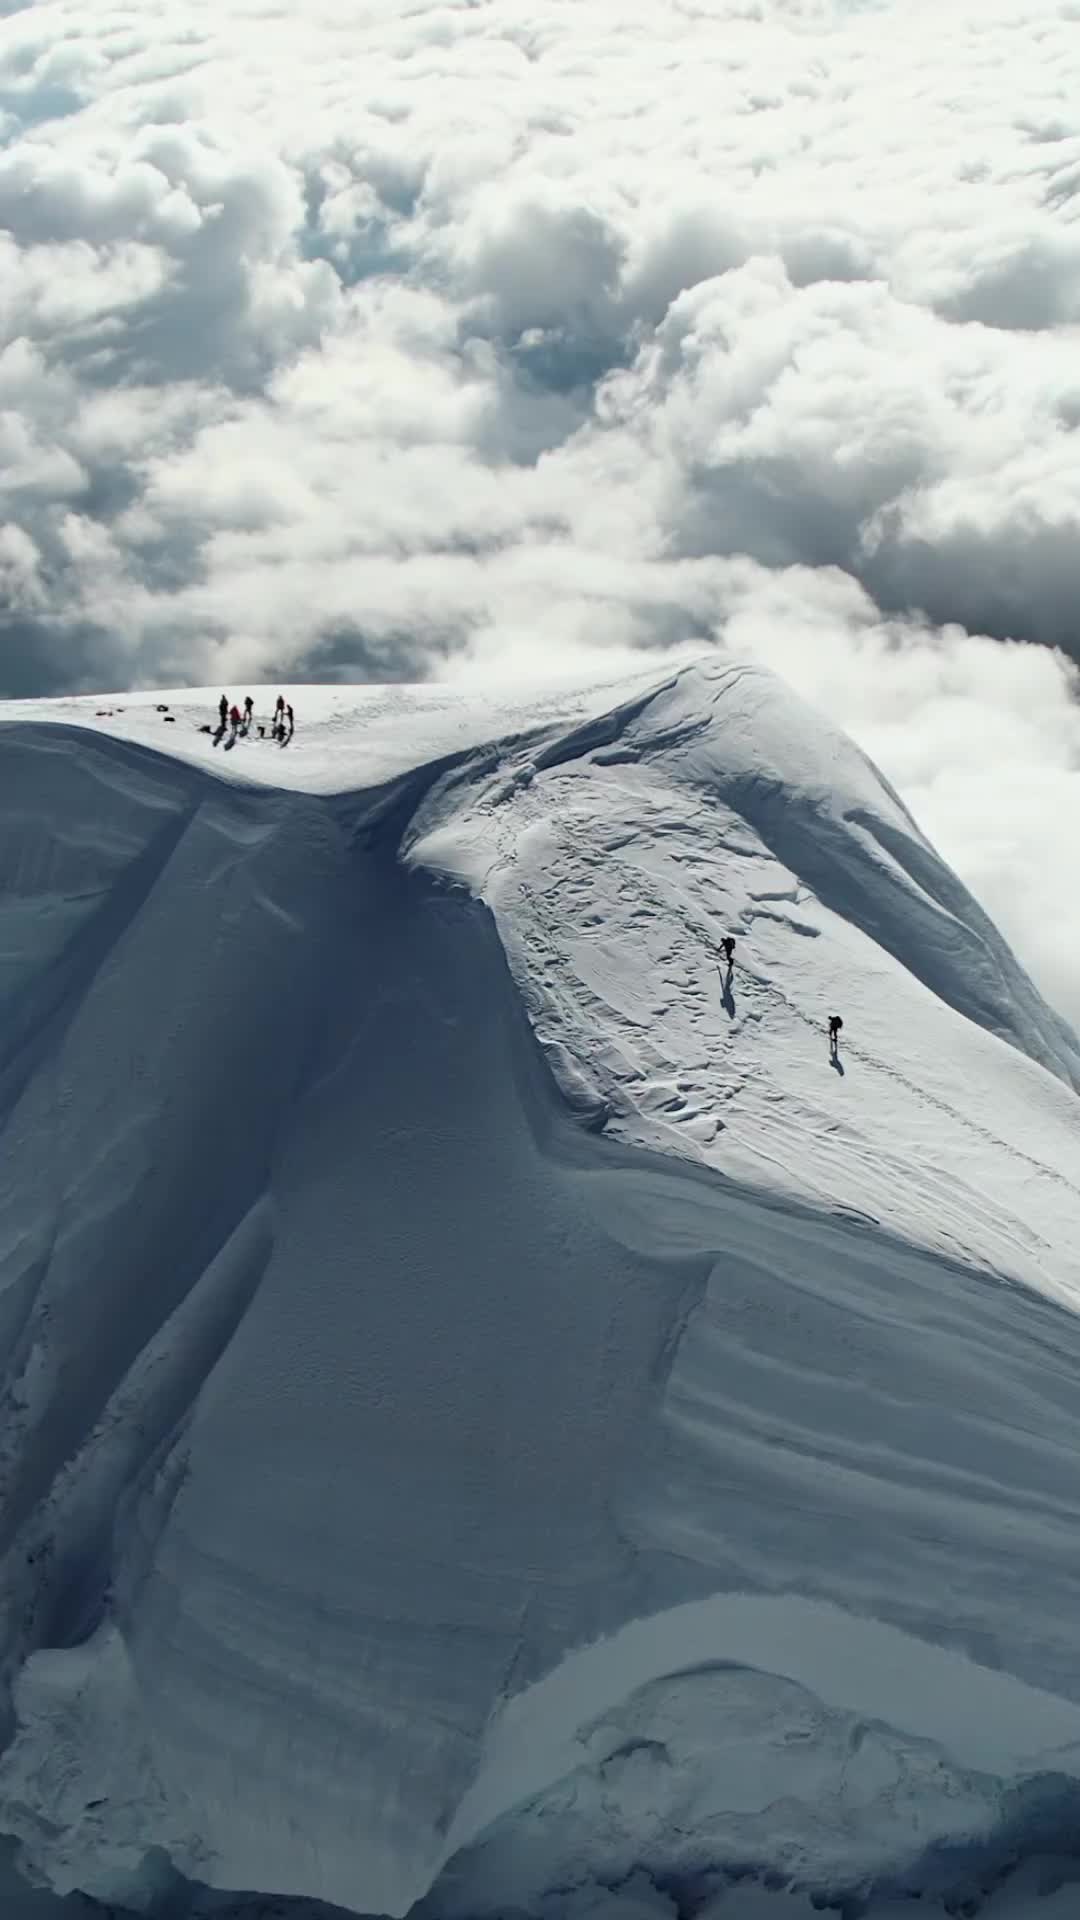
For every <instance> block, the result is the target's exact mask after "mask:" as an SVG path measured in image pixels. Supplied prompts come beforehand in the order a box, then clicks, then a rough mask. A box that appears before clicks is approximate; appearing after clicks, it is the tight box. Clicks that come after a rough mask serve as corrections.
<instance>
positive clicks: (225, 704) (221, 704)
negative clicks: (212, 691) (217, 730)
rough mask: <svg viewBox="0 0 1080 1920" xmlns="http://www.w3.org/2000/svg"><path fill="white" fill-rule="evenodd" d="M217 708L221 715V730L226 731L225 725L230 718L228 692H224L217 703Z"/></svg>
mask: <svg viewBox="0 0 1080 1920" xmlns="http://www.w3.org/2000/svg"><path fill="white" fill-rule="evenodd" d="M217 710H218V713H219V715H220V717H221V730H222V732H223V733H224V731H225V725H226V722H227V720H228V718H229V696H228V694H227V693H223V694H222V696H221V699H220V700H219V701H218V703H217Z"/></svg>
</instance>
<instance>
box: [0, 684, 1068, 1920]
mask: <svg viewBox="0 0 1080 1920" xmlns="http://www.w3.org/2000/svg"><path fill="white" fill-rule="evenodd" d="M161 698H162V699H168V700H169V705H170V708H171V710H172V712H173V713H174V714H175V715H176V721H175V724H170V723H166V722H165V720H164V717H163V716H162V715H161V714H159V713H157V712H156V705H157V699H158V697H157V696H155V697H153V699H151V698H149V697H148V698H145V699H135V700H130V699H128V700H125V701H124V702H123V703H121V704H122V706H123V712H122V713H121V712H118V711H116V710H115V708H114V709H113V710H112V711H111V712H107V713H105V714H103V715H102V716H100V718H99V717H98V715H97V713H96V708H97V707H100V706H102V705H103V704H105V703H101V702H90V703H76V702H71V703H65V705H64V706H63V707H60V706H59V705H57V706H53V707H48V708H40V709H37V710H34V709H27V708H26V707H24V706H20V707H19V708H18V709H13V708H11V707H9V708H6V709H2V710H0V720H2V721H4V722H6V723H7V724H6V725H5V727H4V728H3V730H2V731H0V882H2V884H3V888H4V892H3V896H2V899H0V1002H2V1006H3V1012H4V1023H3V1051H2V1054H0V1076H2V1077H0V1120H2V1123H3V1143H4V1152H3V1156H2V1159H0V1260H2V1267H0V1286H2V1291H0V1334H2V1340H0V1353H2V1355H3V1376H2V1392H3V1404H2V1413H0V1475H2V1479H0V1494H2V1508H0V1548H2V1549H3V1551H4V1555H5V1558H4V1560H3V1563H2V1571H0V1594H2V1598H3V1610H4V1633H3V1646H4V1666H3V1675H4V1688H5V1692H4V1701H5V1703H8V1704H6V1706H5V1712H6V1725H5V1732H6V1734H7V1735H9V1736H10V1738H9V1741H8V1745H7V1747H6V1751H5V1752H4V1753H3V1755H2V1757H0V1830H4V1831H8V1832H10V1833H13V1834H15V1835H17V1836H18V1838H19V1839H20V1841H21V1843H22V1847H23V1854H24V1859H25V1861H26V1862H27V1863H28V1864H29V1865H30V1866H31V1867H33V1868H34V1869H35V1870H36V1871H37V1872H39V1873H40V1874H43V1875H45V1876H47V1877H48V1878H49V1880H50V1881H51V1882H52V1884H53V1885H55V1886H56V1887H58V1888H59V1889H61V1890H64V1889H66V1888H68V1887H76V1886H78V1887H82V1888H85V1889H88V1890H89V1891H92V1892H95V1893H97V1894H98V1895H99V1896H102V1897H105V1898H109V1899H119V1900H125V1901H129V1902H135V1901H138V1902H142V1903H145V1902H146V1901H148V1900H149V1899H150V1898H151V1897H152V1895H153V1892H154V1889H155V1888H158V1889H161V1888H165V1887H167V1886H168V1885H169V1883H170V1875H171V1874H172V1872H173V1871H174V1870H175V1871H178V1872H180V1873H182V1874H184V1875H187V1876H189V1877H190V1878H192V1879H193V1880H197V1881H200V1882H204V1883H207V1884H209V1885H211V1886H216V1887H221V1888H256V1887H261V1888H267V1889H272V1890H276V1891H278V1892H291V1893H296V1894H311V1895H315V1896H317V1897H320V1898H325V1899H331V1900H335V1901H338V1902H341V1903H343V1904H347V1905H351V1906H353V1907H356V1908H359V1909H361V1910H364V1911H369V1912H387V1913H395V1914H396V1913H403V1912H405V1911H406V1909H407V1908H408V1907H409V1906H410V1905H411V1904H412V1903H413V1902H414V1901H416V1900H418V1899H423V1900H424V1905H425V1911H426V1912H430V1913H431V1914H432V1916H447V1917H449V1916H451V1915H461V1916H462V1920H464V1916H465V1915H466V1914H469V1915H480V1914H485V1913H492V1914H494V1913H500V1912H505V1911H506V1910H507V1909H508V1908H509V1907H517V1908H519V1909H521V1910H524V1911H539V1909H540V1908H541V1907H542V1906H543V1907H545V1909H546V1908H547V1907H548V1906H550V1904H551V1901H552V1899H553V1898H555V1895H554V1894H553V1889H560V1888H561V1889H562V1890H563V1891H562V1893H561V1895H559V1896H558V1898H557V1899H556V1904H558V1903H559V1900H561V1901H562V1903H563V1904H564V1905H565V1904H566V1903H567V1902H569V1903H570V1907H573V1903H574V1901H575V1900H580V1899H584V1898H586V1897H587V1896H586V1892H585V1890H587V1889H589V1888H593V1889H595V1888H596V1887H599V1886H609V1887H610V1886H615V1885H619V1884H623V1883H626V1882H627V1881H628V1879H629V1878H631V1877H632V1876H634V1875H638V1876H639V1877H640V1876H642V1875H644V1876H645V1878H644V1880H642V1881H641V1884H642V1885H643V1886H644V1887H645V1888H646V1891H647V1894H648V1898H647V1901H646V1904H650V1903H651V1907H652V1910H653V1911H656V1912H660V1911H663V1910H665V1903H667V1910H668V1911H670V1910H671V1909H670V1901H671V1900H672V1899H676V1900H680V1901H681V1900H684V1899H690V1901H691V1904H693V1902H694V1900H697V1899H700V1898H701V1897H704V1893H707V1892H708V1890H709V1889H712V1890H713V1891H715V1890H716V1889H717V1888H718V1887H720V1886H721V1885H722V1884H723V1883H724V1881H725V1876H730V1875H731V1874H733V1873H742V1874H751V1875H754V1876H767V1875H770V1874H771V1875H774V1876H775V1875H779V1876H780V1877H781V1878H784V1879H787V1880H790V1882H791V1883H792V1884H793V1885H794V1886H795V1887H797V1888H802V1889H805V1890H806V1891H807V1893H814V1894H815V1895H817V1896H823V1895H826V1894H827V1895H830V1896H831V1895H834V1894H845V1893H846V1894H850V1893H851V1892H852V1890H854V1889H864V1890H865V1889H867V1888H870V1889H872V1890H876V1894H877V1895H878V1896H879V1897H880V1898H881V1899H882V1900H885V1899H891V1898H892V1896H893V1895H896V1894H897V1893H898V1892H900V1891H902V1890H904V1889H912V1888H917V1889H919V1890H925V1892H926V1893H927V1894H933V1893H934V1892H935V1890H936V1891H940V1892H946V1891H952V1892H955V1890H956V1888H957V1887H958V1886H960V1887H961V1888H962V1887H964V1886H965V1885H966V1884H967V1882H966V1878H965V1876H969V1875H970V1874H972V1873H975V1874H977V1875H978V1874H981V1875H982V1876H983V1877H984V1879H985V1878H987V1877H989V1878H990V1879H993V1877H994V1876H995V1875H997V1874H1000V1873H1001V1872H1003V1871H1004V1870H1005V1868H1006V1867H1007V1866H1008V1864H1009V1863H1010V1862H1012V1861H1015V1859H1016V1858H1017V1857H1018V1856H1022V1855H1024V1854H1025V1853H1031V1852H1033V1851H1036V1850H1043V1851H1052V1850H1054V1849H1058V1850H1064V1848H1065V1846H1066V1841H1065V1838H1064V1837H1063V1836H1065V1835H1066V1834H1067V1831H1068V1830H1069V1829H1071V1828H1074V1827H1075V1816H1076V1810H1077V1804H1078V1787H1077V1782H1078V1780H1080V1670H1078V1668H1077V1663H1076V1659H1075V1647H1076V1620H1077V1617H1078V1602H1080V1529H1078V1524H1077V1523H1078V1519H1080V1513H1078V1508H1080V1465H1078V1460H1077V1445H1076V1439H1077V1415H1078V1413H1080V1367H1078V1362H1080V1320H1078V1319H1077V1317H1076V1313H1075V1308H1076V1303H1077V1299H1078V1290H1080V1253H1078V1251H1077V1244H1076V1221H1077V1218H1078V1203H1080V1148H1078V1145H1077V1120H1078V1117H1080V1103H1078V1100H1077V1095H1076V1091H1075V1089H1076V1087H1077V1085H1078V1084H1080V1053H1078V1049H1077V1043H1076V1039H1075V1036H1073V1035H1072V1034H1071V1033H1070V1032H1069V1031H1068V1029H1066V1028H1065V1027H1064V1026H1063V1024H1062V1023H1061V1022H1060V1021H1059V1020H1058V1019H1057V1018H1056V1017H1055V1016H1054V1015H1053V1014H1052V1012H1051V1011H1050V1010H1049V1009H1048V1008H1047V1007H1046V1006H1045V1005H1044V1004H1043V1003H1042V1002H1041V1001H1040V1000H1039V997H1038V995H1037V994H1036V993H1035V991H1034V989H1033V988H1032V987H1031V985H1030V983H1029V982H1028V981H1027V979H1026V977H1025V976H1024V974H1023V972H1022V970H1021V969H1020V968H1019V967H1018V965H1017V963H1016V961H1015V960H1014V958H1013V957H1012V955H1011V954H1010V953H1009V952H1008V950H1007V949H1006V947H1005V946H1004V944H1003V943H1002V942H1001V940H1000V938H999V937H998V936H997V934H996V933H995V931H994V929H993V928H992V927H991V926H990V925H989V924H988V923H987V922H986V921H985V918H984V917H983V916H982V915H981V914H980V913H979V911H978V909H977V908H976V906H975V904H974V903H973V902H972V901H971V900H970V898H969V897H968V896H967V895H966V894H965V892H964V890H963V889H962V888H961V887H960V886H959V884H958V883H957V882H956V880H955V878H954V877H953V876H952V875H951V874H949V873H948V872H947V870H946V869H945V868H944V867H943V866H942V864H941V863H940V861H938V860H937V858H936V856H935V855H934V854H933V851H932V849H931V848H929V847H928V846H927V844H926V843H925V841H924V840H923V839H922V836H921V835H920V834H919V832H918V830H917V828H916V827H915V826H914V824H913V823H912V822H911V820H910V819H909V818H908V817H907V815H906V814H905V812H904V810H903V808H902V806H901V805H900V803H899V801H898V800H897V799H896V797H895V796H894V795H892V794H891V793H889V791H888V790H887V789H886V788H885V787H884V786H883V784H882V782H881V781H880V779H879V778H878V776H877V775H876V774H875V773H874V771H873V769H872V768H870V767H868V766H867V764H866V763H865V761H864V760H863V759H862V757H861V756H860V755H858V754H857V753H856V751H855V749H854V748H853V747H851V745H850V743H848V742H846V741H845V740H843V739H842V738H840V737H839V736H835V735H833V734H831V733H830V731H829V730H828V728H827V727H826V726H825V725H824V724H823V723H822V722H821V721H820V719H819V718H817V717H816V716H813V715H811V714H809V713H808V712H807V710H806V709H804V708H803V707H801V706H800V705H799V704H798V703H796V702H794V701H793V700H792V699H791V698H790V697H789V696H788V695H787V694H786V693H785V692H784V691H783V689H782V688H780V687H779V686H778V685H777V683H775V682H774V681H772V680H770V679H768V678H767V677H766V676H763V675H762V674H761V673H759V672H757V671H756V670H749V669H742V668H739V669H733V668H730V667H729V668H723V667H719V666H716V665H709V666H704V667H702V668H700V669H698V670H695V671H693V672H691V673H688V674H683V675H681V676H679V677H678V678H677V679H676V680H674V681H669V682H667V683H665V684H663V685H662V686H657V685H656V684H655V682H654V683H652V684H651V685H646V684H644V683H638V684H636V685H634V686H629V687H628V686H625V685H624V686H622V687H619V688H614V689H612V688H607V689H603V688H591V689H579V690H576V691H570V692H567V693H563V694H557V695H554V696H548V697H547V698H546V699H545V701H544V702H542V703H535V704H533V705H531V706H528V707H524V708H523V707H522V706H521V703H520V701H515V700H514V699H512V698H508V699H507V700H505V701H499V700H498V699H497V698H492V699H491V700H490V702H489V703H488V704H487V706H486V708H485V709H484V710H483V711H478V710H476V709H475V708H470V707H469V706H468V705H466V704H465V703H463V702H462V701H461V700H460V699H457V700H455V699H453V698H451V697H450V696H446V697H443V696H442V695H441V694H432V693H431V692H430V691H418V692H411V691H401V690H395V692H394V693H392V694H383V693H379V694H365V695H361V694H359V693H358V692H357V691H356V690H354V689H349V690H335V691H329V690H328V691H325V692H323V691H317V690H312V689H303V690H297V694H296V698H295V704H296V706H297V712H298V719H299V723H300V725H299V730H298V732H297V734H296V736H295V738H294V739H293V740H292V742H290V744H289V746H288V747H287V749H284V750H282V749H279V748H278V747H277V746H276V745H275V744H274V743H272V742H270V741H257V740H254V739H252V740H242V741H240V742H238V743H237V746H236V748H235V749H234V750H232V751H231V752H230V753H229V754H228V757H227V758H226V756H225V754H224V752H223V750H222V749H221V748H217V749H215V748H213V747H212V745H211V743H210V741H209V739H208V738H207V737H206V736H205V735H203V734H200V733H199V732H198V731H197V728H198V725H199V723H201V722H202V721H203V720H204V719H205V718H206V715H207V712H208V710H209V708H210V707H211V706H212V705H213V704H215V701H216V696H209V695H207V696H205V697H204V698H200V697H199V696H192V695H185V696H183V698H182V699H181V700H177V699H174V698H170V697H169V696H161ZM151 743H152V744H153V745H154V746H167V747H168V748H169V749H170V750H171V753H170V757H167V758H163V757H162V755H161V754H160V753H155V752H153V751H151V750H150V748H151ZM226 776H227V777H226ZM286 781H288V786H286V785H285V782H286ZM447 878H449V879H450V880H451V881H453V882H455V883H459V884H456V885H455V886H452V887H451V888H449V889H448V888H447V887H446V885H445V881H446V879H447ZM462 882H464V883H465V884H464V886H461V885H460V883H462ZM478 900H479V901H483V902H486V903H487V905H488V906H489V907H490V908H491V912H492V916H493V918H489V917H488V915H487V913H486V912H485V910H484V907H483V906H481V905H479V904H477V901H478ZM727 931H731V932H733V933H734V934H735V935H736V936H737V938H738V941H739V947H738V953H737V965H736V968H735V971H734V975H733V977H732V979H731V980H730V982H729V981H727V980H726V979H725V977H724V975H723V973H722V971H721V967H720V964H719V960H718V943H719V940H720V938H721V936H722V935H723V933H725V932H727ZM507 960H508V961H509V968H508V967H507V964H506V962H507ZM515 985H516V989H517V990H516V991H515ZM834 1009H835V1010H837V1011H840V1012H842V1013H843V1015H844V1018H845V1040H844V1044H843V1046H842V1049H841V1058H840V1062H839V1064H838V1067H834V1066H833V1065H831V1064H830V1061H829V1058H828V1051H827V1047H826V1044H825V1039H824V1031H823V1022H824V1018H825V1016H826V1015H827V1013H828V1012H829V1011H832V1010H834ZM526 1012H527V1014H528V1021H527V1020H526V1019H525V1017H524V1014H525V1013H526ZM530 1026H531V1030H530ZM534 1036H535V1038H538V1039H539V1041H540V1043H541V1044H540V1049H539V1050H537V1048H536V1046H535V1041H534ZM549 1067H550V1069H551V1070H552V1072H551V1074H549V1072H548V1071H547V1069H548V1068H549ZM599 1135H603V1136H604V1137H597V1136H599ZM574 1889H577V1890H578V1892H577V1893H574V1892H573V1891H572V1890H574ZM658 1889H659V1891H658ZM588 1897H592V1896H588ZM746 1897H747V1898H748V1899H749V1898H751V1897H753V1896H751V1895H749V1894H748V1895H747V1896H746ZM763 1897H764V1896H763ZM1002 1897H1004V1894H1003V1895H1002ZM643 1898H644V1895H643ZM657 1903H659V1906H657ZM722 1911H723V1912H724V1913H725V1914H726V1913H727V1908H724V1907H722ZM924 1911H925V1908H924ZM770 1920H771V1917H770Z"/></svg>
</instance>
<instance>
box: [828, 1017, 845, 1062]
mask: <svg viewBox="0 0 1080 1920" xmlns="http://www.w3.org/2000/svg"><path fill="white" fill-rule="evenodd" d="M843 1024H844V1023H843V1021H842V1020H841V1018H840V1015H839V1014H838V1013H830V1015H829V1051H830V1052H831V1053H835V1052H836V1049H837V1047H838V1046H839V1045H840V1029H841V1027H842V1026H843Z"/></svg>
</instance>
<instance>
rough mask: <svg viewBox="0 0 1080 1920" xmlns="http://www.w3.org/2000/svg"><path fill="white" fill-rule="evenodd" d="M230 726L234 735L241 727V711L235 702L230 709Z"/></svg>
mask: <svg viewBox="0 0 1080 1920" xmlns="http://www.w3.org/2000/svg"><path fill="white" fill-rule="evenodd" d="M229 725H230V727H231V728H232V730H233V732H234V733H235V732H236V730H237V728H238V727H239V725H240V709H239V707H238V706H237V704H236V702H235V700H234V701H233V704H232V706H231V707H230V708H229Z"/></svg>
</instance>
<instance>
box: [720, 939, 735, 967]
mask: <svg viewBox="0 0 1080 1920" xmlns="http://www.w3.org/2000/svg"><path fill="white" fill-rule="evenodd" d="M720 946H721V949H722V951H723V955H724V959H725V960H726V961H727V963H728V970H729V971H730V969H731V968H732V967H733V966H734V965H735V942H734V940H733V939H732V937H731V935H730V933H729V934H728V935H727V936H726V937H725V938H724V939H723V940H721V942H720Z"/></svg>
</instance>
